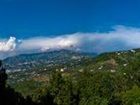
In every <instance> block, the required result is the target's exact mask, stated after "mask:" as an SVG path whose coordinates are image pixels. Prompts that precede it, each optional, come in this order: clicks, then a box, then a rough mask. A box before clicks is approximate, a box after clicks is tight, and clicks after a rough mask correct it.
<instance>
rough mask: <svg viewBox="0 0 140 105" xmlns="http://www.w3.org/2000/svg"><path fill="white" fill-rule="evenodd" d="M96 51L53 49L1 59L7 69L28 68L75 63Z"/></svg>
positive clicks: (93, 54) (91, 55)
mask: <svg viewBox="0 0 140 105" xmlns="http://www.w3.org/2000/svg"><path fill="white" fill-rule="evenodd" d="M96 55H97V54H96V53H82V52H75V51H72V50H55V51H49V52H43V53H33V54H22V55H18V56H13V57H9V58H6V59H4V60H3V62H4V64H5V67H6V69H7V70H8V71H10V70H14V71H17V70H18V71H19V70H30V69H35V68H47V67H51V66H64V65H65V66H66V65H67V64H69V66H70V65H71V66H72V65H76V64H78V63H79V62H80V61H81V60H82V59H85V58H88V57H95V56H96Z"/></svg>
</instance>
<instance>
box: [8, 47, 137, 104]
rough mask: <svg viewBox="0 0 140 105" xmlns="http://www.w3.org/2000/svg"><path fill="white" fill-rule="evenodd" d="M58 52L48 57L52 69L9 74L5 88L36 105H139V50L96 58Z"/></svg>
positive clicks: (49, 67)
mask: <svg viewBox="0 0 140 105" xmlns="http://www.w3.org/2000/svg"><path fill="white" fill-rule="evenodd" d="M60 52H61V51H60ZM60 52H59V53H58V52H57V53H56V52H55V54H54V55H53V56H52V55H49V56H50V57H51V56H52V58H51V59H53V62H54V63H53V62H52V64H53V65H51V63H49V64H50V65H51V66H48V63H46V64H45V65H43V66H35V68H33V69H30V70H21V71H15V72H10V73H8V76H9V80H8V84H10V86H11V87H13V88H14V89H15V90H16V91H17V92H20V93H21V94H22V95H23V96H24V98H25V99H26V97H27V96H30V97H31V98H32V100H33V101H34V102H35V103H36V104H39V105H140V50H139V49H135V50H130V51H120V52H113V53H104V54H101V55H99V56H97V57H95V58H93V57H90V56H87V55H86V56H85V55H83V54H79V53H74V52H72V55H70V53H69V51H63V53H62V54H61V55H57V54H60ZM50 53H52V52H50ZM73 54H74V55H73ZM75 54H77V55H75ZM55 55H57V57H54V56H55ZM65 55H67V56H65ZM59 57H60V58H59ZM43 58H44V57H43ZM62 58H63V59H62ZM73 58H74V60H73ZM19 59H20V58H19ZM36 60H37V59H36ZM36 60H35V61H36ZM49 60H50V59H47V60H46V61H48V62H50V61H49ZM58 60H59V62H55V61H58ZM9 61H10V60H9ZM63 61H64V62H63ZM13 62H14V61H13ZM17 63H19V62H17ZM17 63H16V64H17ZM11 64H12V61H11Z"/></svg>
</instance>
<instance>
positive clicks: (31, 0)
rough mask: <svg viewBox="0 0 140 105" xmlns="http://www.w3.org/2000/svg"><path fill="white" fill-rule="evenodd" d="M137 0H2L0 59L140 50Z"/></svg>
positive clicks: (138, 4)
mask: <svg viewBox="0 0 140 105" xmlns="http://www.w3.org/2000/svg"><path fill="white" fill-rule="evenodd" d="M139 40H140V0H0V58H5V57H7V56H12V55H17V54H22V53H33V52H42V51H47V50H50V49H53V50H55V49H75V50H78V51H84V52H85V51H87V52H97V53H102V52H109V51H117V50H127V49H132V48H140V41H139Z"/></svg>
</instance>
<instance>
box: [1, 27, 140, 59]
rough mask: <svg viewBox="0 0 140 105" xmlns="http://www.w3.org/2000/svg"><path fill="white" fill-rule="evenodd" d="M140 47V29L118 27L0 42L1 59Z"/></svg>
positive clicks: (2, 40)
mask: <svg viewBox="0 0 140 105" xmlns="http://www.w3.org/2000/svg"><path fill="white" fill-rule="evenodd" d="M139 47H140V28H133V27H125V26H116V27H114V28H113V30H112V31H108V32H104V33H101V32H96V33H75V34H68V35H61V36H56V37H33V38H29V39H16V38H15V37H10V38H9V39H7V40H6V39H1V40H0V58H5V57H7V56H11V55H16V54H23V53H34V52H43V51H49V50H56V49H73V50H80V51H84V52H96V53H101V52H109V51H116V50H127V49H131V48H139Z"/></svg>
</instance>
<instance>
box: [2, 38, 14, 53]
mask: <svg viewBox="0 0 140 105" xmlns="http://www.w3.org/2000/svg"><path fill="white" fill-rule="evenodd" d="M15 48H16V38H15V37H10V39H9V40H8V41H0V52H11V51H13V50H14V49H15Z"/></svg>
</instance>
